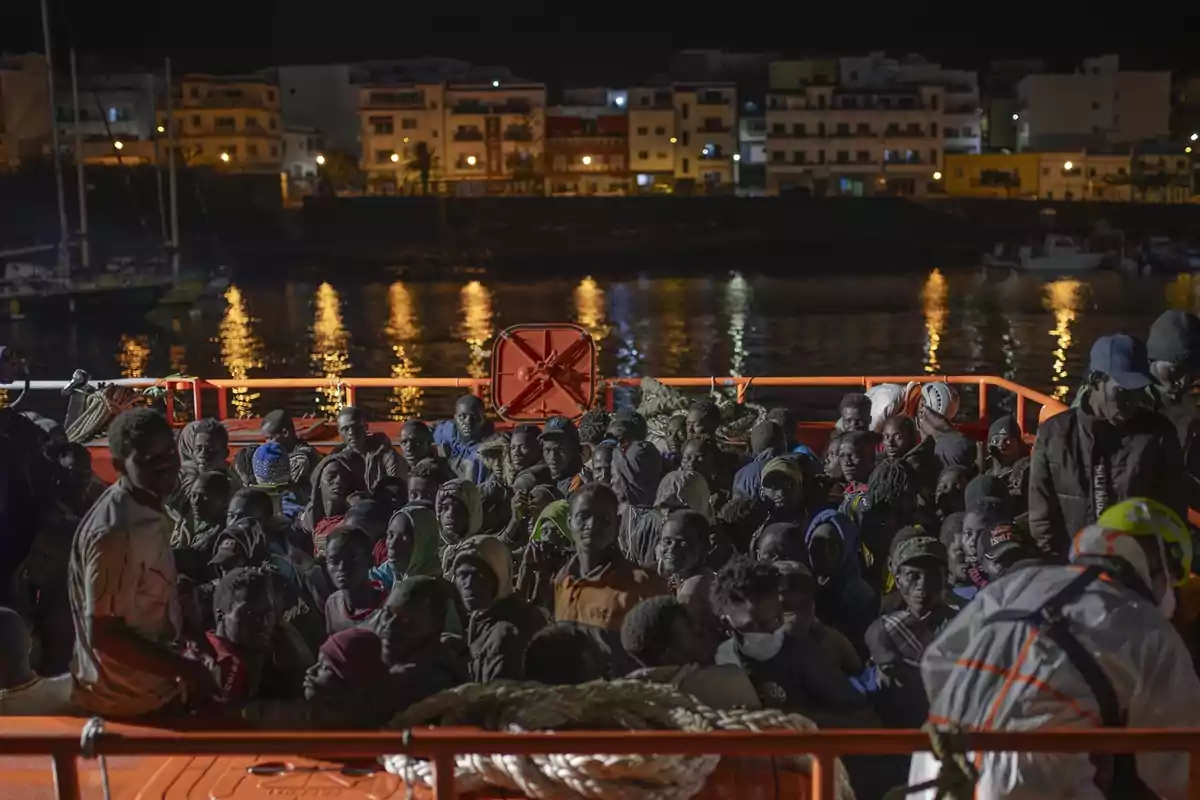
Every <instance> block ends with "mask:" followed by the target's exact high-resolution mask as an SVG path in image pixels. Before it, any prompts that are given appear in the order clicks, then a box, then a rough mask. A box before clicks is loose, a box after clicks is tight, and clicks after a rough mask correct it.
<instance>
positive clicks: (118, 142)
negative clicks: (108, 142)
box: [113, 139, 125, 150]
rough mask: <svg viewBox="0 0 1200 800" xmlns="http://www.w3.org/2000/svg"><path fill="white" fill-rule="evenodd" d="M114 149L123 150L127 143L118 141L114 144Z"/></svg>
mask: <svg viewBox="0 0 1200 800" xmlns="http://www.w3.org/2000/svg"><path fill="white" fill-rule="evenodd" d="M113 147H115V148H116V149H118V150H123V149H124V148H125V143H124V142H122V141H121V140H120V139H118V140H117V141H115V142H113Z"/></svg>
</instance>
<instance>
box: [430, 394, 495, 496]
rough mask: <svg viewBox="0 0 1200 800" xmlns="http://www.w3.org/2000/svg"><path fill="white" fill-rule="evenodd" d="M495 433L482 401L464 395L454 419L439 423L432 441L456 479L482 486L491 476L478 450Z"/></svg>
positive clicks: (455, 406) (458, 403)
mask: <svg viewBox="0 0 1200 800" xmlns="http://www.w3.org/2000/svg"><path fill="white" fill-rule="evenodd" d="M494 431H495V429H494V427H493V426H492V423H491V422H490V421H488V418H487V413H486V411H485V410H484V407H483V401H482V400H480V399H479V398H478V397H476V396H475V395H473V394H465V395H463V396H462V397H460V398H458V402H456V403H455V404H454V419H449V420H445V421H443V422H439V423H438V425H437V427H435V428H434V429H433V441H434V443H435V444H436V445H437V446H438V447H439V448H440V449H441V450H442V451H443V452H444V453H445V456H446V461H447V462H449V464H450V468H451V469H452V470H454V474H455V475H457V476H458V477H460V478H463V479H465V480H469V481H471V482H473V483H475V484H476V485H479V484H482V483H483V482H484V481H486V480H487V478H488V476H489V475H490V474H491V471H490V470H489V469H488V466H487V464H486V463H484V460H483V459H482V458H480V456H479V447H480V445H482V444H483V442H484V440H486V439H487V438H488V437H489V436H491V435H492V433H493V432H494Z"/></svg>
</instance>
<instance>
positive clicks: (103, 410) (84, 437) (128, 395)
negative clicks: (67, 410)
mask: <svg viewBox="0 0 1200 800" xmlns="http://www.w3.org/2000/svg"><path fill="white" fill-rule="evenodd" d="M138 400H139V397H138V394H137V393H136V392H134V391H133V390H132V389H130V388H129V387H128V386H113V385H111V384H110V385H108V386H105V387H103V388H102V389H100V390H99V391H97V392H93V393H92V394H89V395H88V396H87V397H86V398H85V399H84V408H83V411H81V412H80V414H79V416H77V417H76V418H75V419H73V420H71V424H70V425H68V426H67V429H66V434H67V441H70V442H78V443H80V444H83V443H85V442H90V441H91V440H92V439H95V438H96V437H98V436H103V435H104V433H105V432H106V431H107V430H108V425H109V423H111V422H112V421H113V420H114V419H116V417H117V415H118V414H120V413H121V412H122V411H126V410H128V409H130V408H133V407H134V406H135V405H137V403H138Z"/></svg>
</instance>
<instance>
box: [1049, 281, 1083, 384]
mask: <svg viewBox="0 0 1200 800" xmlns="http://www.w3.org/2000/svg"><path fill="white" fill-rule="evenodd" d="M1042 304H1043V305H1044V306H1045V307H1046V308H1047V309H1048V310H1050V311H1052V312H1054V330H1052V331H1050V335H1051V336H1053V337H1054V343H1055V349H1054V351H1053V356H1054V364H1053V365H1052V366H1051V373H1052V374H1051V381H1052V382H1053V383H1054V392H1053V396H1054V398H1055V399H1057V400H1063V399H1065V398H1066V396H1067V394H1068V393H1069V392H1070V391H1071V386H1070V384H1069V383H1068V382H1067V381H1068V377H1069V376H1068V375H1067V353H1068V352H1070V350H1071V345H1072V337H1071V323H1073V322H1074V321H1075V318H1076V316H1077V315H1078V312H1079V309H1080V308H1081V307H1082V305H1083V284H1082V283H1081V282H1079V281H1077V280H1075V279H1074V278H1063V279H1062V280H1058V281H1053V282H1051V283H1047V284H1046V288H1045V294H1044V297H1043V299H1042Z"/></svg>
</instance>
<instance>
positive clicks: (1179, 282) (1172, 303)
mask: <svg viewBox="0 0 1200 800" xmlns="http://www.w3.org/2000/svg"><path fill="white" fill-rule="evenodd" d="M1197 289H1200V287H1198V286H1196V282H1195V280H1194V279H1193V278H1192V276H1191V275H1190V274H1187V273H1184V272H1181V273H1179V274H1178V275H1176V276H1175V280H1173V281H1171V282H1170V283H1168V284H1167V308H1172V309H1176V310H1178V311H1191V310H1192V309H1193V308H1195V307H1196V290H1197Z"/></svg>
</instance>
